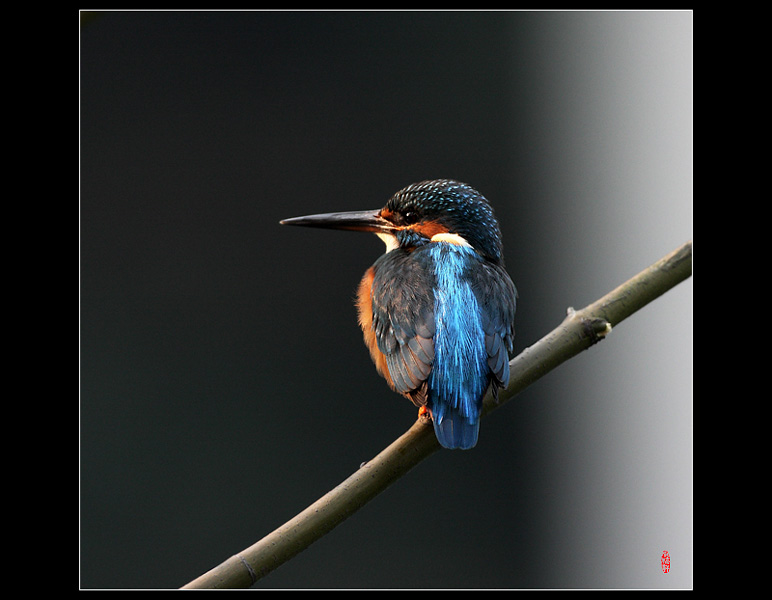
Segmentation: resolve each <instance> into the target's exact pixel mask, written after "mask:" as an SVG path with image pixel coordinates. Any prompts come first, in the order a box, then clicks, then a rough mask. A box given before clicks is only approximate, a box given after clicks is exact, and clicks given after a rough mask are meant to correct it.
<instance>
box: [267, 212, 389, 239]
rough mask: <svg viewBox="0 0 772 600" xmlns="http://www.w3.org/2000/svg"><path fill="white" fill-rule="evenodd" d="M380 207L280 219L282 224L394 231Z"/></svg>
mask: <svg viewBox="0 0 772 600" xmlns="http://www.w3.org/2000/svg"><path fill="white" fill-rule="evenodd" d="M380 213H381V211H380V209H376V210H355V211H351V212H338V213H325V214H321V215H308V216H305V217H293V218H292V219H284V220H283V221H280V223H281V224H282V225H298V226H300V227H322V228H324V229H346V230H348V231H371V232H373V233H379V232H385V231H392V230H393V229H394V226H393V225H392V224H391V223H390V222H389V221H388V220H386V219H384V218H383V217H382V216H381V214H380Z"/></svg>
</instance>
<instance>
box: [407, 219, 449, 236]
mask: <svg viewBox="0 0 772 600" xmlns="http://www.w3.org/2000/svg"><path fill="white" fill-rule="evenodd" d="M413 229H414V230H415V231H417V232H418V233H420V234H421V235H424V236H426V237H428V238H429V239H432V238H433V237H434V236H435V235H437V234H438V233H448V228H447V227H445V226H443V225H440V224H439V223H436V222H434V221H426V222H424V223H418V224H417V225H414V226H413Z"/></svg>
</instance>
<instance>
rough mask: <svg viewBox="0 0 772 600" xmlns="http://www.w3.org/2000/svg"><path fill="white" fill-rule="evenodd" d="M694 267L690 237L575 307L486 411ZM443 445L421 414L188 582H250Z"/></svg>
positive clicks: (513, 364) (525, 356)
mask: <svg viewBox="0 0 772 600" xmlns="http://www.w3.org/2000/svg"><path fill="white" fill-rule="evenodd" d="M691 274H692V243H691V241H690V242H687V243H686V244H684V245H683V246H681V247H680V248H678V249H676V250H675V251H674V252H671V253H670V254H668V255H667V256H665V257H664V258H662V259H661V260H659V261H657V262H656V263H654V264H653V265H651V266H650V267H648V268H647V269H645V270H644V271H641V272H640V273H639V274H638V275H636V276H635V277H633V278H632V279H630V280H628V281H627V282H625V283H623V284H622V285H620V286H619V287H618V288H616V289H615V290H613V291H612V292H609V293H608V294H606V295H605V296H604V297H603V298H600V299H599V300H597V301H596V302H594V303H592V304H590V305H589V306H587V307H585V308H583V309H582V310H579V311H575V310H573V309H569V310H568V315H567V316H566V318H565V320H564V321H563V322H562V323H561V324H560V325H559V326H558V327H557V328H556V329H554V330H553V331H552V332H550V333H549V334H547V335H546V336H545V337H543V338H542V339H541V340H539V341H538V342H536V343H535V344H534V345H533V346H530V347H528V348H526V349H525V350H523V352H521V353H520V354H519V355H518V356H516V357H515V358H513V359H512V360H511V361H510V363H509V365H510V373H511V376H510V382H509V386H508V387H507V389H506V390H501V391H500V392H499V394H498V401H496V400H494V399H493V398H492V396H491V395H490V394H489V395H488V396H487V397H486V399H485V404H484V409H483V411H484V414H487V413H490V412H491V411H493V410H495V409H496V408H499V407H501V406H502V405H503V404H505V403H506V402H507V401H509V400H510V399H512V398H513V397H514V396H515V395H517V394H518V393H520V392H521V391H522V390H524V389H525V388H526V387H528V386H529V385H530V384H531V383H533V382H534V381H536V380H537V379H539V378H540V377H543V376H544V375H546V374H547V373H549V372H550V371H551V370H552V369H554V368H555V367H557V366H558V365H560V364H562V363H563V362H565V361H566V360H568V359H569V358H571V357H573V356H576V355H577V354H579V353H580V352H582V351H583V350H586V349H587V348H589V347H590V346H592V345H593V344H595V343H597V342H599V341H600V340H602V339H603V338H604V337H606V335H608V333H610V332H611V329H612V327H615V326H616V325H618V324H619V323H620V322H621V321H623V320H624V319H626V318H627V317H629V316H630V315H632V314H633V313H635V312H636V311H638V310H640V309H641V308H643V307H644V306H645V305H646V304H648V303H649V302H651V301H652V300H654V299H655V298H657V297H659V296H661V295H662V294H664V293H665V292H666V291H668V290H669V289H671V288H673V287H675V286H676V285H677V284H679V283H680V282H681V281H683V280H685V279H687V278H688V277H690V276H691ZM439 448H440V446H439V444H438V443H437V439H436V438H435V436H434V431H433V429H432V426H431V423H430V422H429V420H428V419H427V418H419V419H418V420H417V421H416V422H415V423H414V424H413V426H412V427H410V429H408V430H407V431H406V432H405V433H404V434H403V435H402V436H400V437H399V438H397V439H396V440H395V441H394V442H393V443H392V444H391V445H390V446H388V447H387V448H386V449H384V450H383V451H382V452H381V453H380V454H378V456H376V457H375V458H373V459H372V460H370V461H369V462H367V463H364V464H363V465H362V466H361V467H360V468H359V469H358V470H357V471H356V472H355V473H354V474H352V475H351V476H350V477H349V478H348V479H346V480H345V481H343V483H341V484H340V485H338V487H336V488H334V489H333V490H331V491H330V492H328V493H327V494H325V495H324V496H322V497H321V498H320V499H319V500H317V501H316V502H314V503H313V504H311V506H309V507H308V508H306V509H305V510H304V511H302V512H301V513H299V514H298V515H297V516H295V517H294V518H292V519H291V520H289V521H287V522H286V523H285V524H284V525H282V526H281V527H279V528H278V529H276V530H275V531H273V532H272V533H269V534H268V535H267V536H265V537H264V538H263V539H262V540H260V541H258V542H257V543H255V544H254V545H252V546H250V547H249V548H247V549H245V550H243V551H242V552H240V553H238V554H235V555H234V556H232V557H230V558H229V559H228V560H226V561H225V562H223V563H222V564H220V565H218V566H217V567H215V568H213V569H212V570H211V571H208V572H207V573H204V574H203V575H201V576H200V577H198V578H197V579H194V580H193V581H191V582H190V583H188V584H187V585H185V586H184V587H185V588H245V587H249V586H251V585H252V584H254V583H255V582H256V581H258V580H259V579H261V578H262V577H264V576H265V575H267V574H268V573H270V572H271V571H273V570H274V569H276V568H277V567H279V566H280V565H282V564H283V563H285V562H286V561H288V560H289V559H291V558H292V557H293V556H295V555H296V554H298V553H299V552H301V551H303V550H305V549H306V548H307V547H308V546H310V545H311V544H312V543H313V542H315V541H316V540H318V539H319V538H320V537H322V536H323V535H325V534H326V533H327V532H329V531H331V530H332V529H333V528H334V527H335V526H337V525H338V524H339V523H341V522H342V521H344V520H345V519H346V518H348V517H349V516H351V515H352V514H354V513H355V512H356V511H357V510H359V509H360V508H361V507H362V506H364V505H365V504H367V502H369V501H370V500H371V499H372V498H374V497H375V496H376V495H378V494H379V493H380V492H382V491H383V490H384V489H386V488H387V487H388V486H389V485H391V484H392V483H394V482H395V481H397V480H398V479H399V478H400V477H402V476H403V475H404V474H405V473H407V472H408V471H409V470H410V469H412V468H413V467H414V466H415V465H417V464H418V463H420V462H421V461H422V460H423V459H425V458H426V457H427V456H429V455H430V454H432V453H434V452H435V451H437V450H438V449H439Z"/></svg>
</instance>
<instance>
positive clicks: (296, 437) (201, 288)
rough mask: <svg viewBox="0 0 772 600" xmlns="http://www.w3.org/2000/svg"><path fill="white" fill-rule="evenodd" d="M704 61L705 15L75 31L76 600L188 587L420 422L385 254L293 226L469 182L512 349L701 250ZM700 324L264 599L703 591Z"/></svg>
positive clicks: (314, 17) (671, 320)
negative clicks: (488, 591) (393, 338)
mask: <svg viewBox="0 0 772 600" xmlns="http://www.w3.org/2000/svg"><path fill="white" fill-rule="evenodd" d="M692 36H693V15H692V14H691V13H690V12H586V13H585V12H504V13H498V12H486V13H470V12H450V13H431V12H429V13H427V12H406V13H402V12H388V13H353V12H346V13H315V12H311V13H294V12H280V13H270V12H247V13H240V12H233V13H232V12H214V13H213V12H197V13H185V12H182V13H180V12H151V13H147V12H113V13H106V14H104V15H103V16H101V17H100V18H97V19H95V20H93V21H91V22H89V23H88V24H87V25H85V26H84V27H82V29H81V34H80V52H81V56H80V58H81V65H80V78H81V79H80V100H81V104H80V109H81V113H80V117H81V123H80V135H81V138H80V160H81V181H80V185H81V187H80V192H81V195H80V253H81V254H80V540H79V542H80V585H81V586H82V587H86V588H94V587H96V588H114V587H119V588H135V587H141V588H156V587H162V588H164V587H178V586H180V585H183V584H185V583H186V582H188V581H190V580H191V579H193V578H195V577H197V576H198V575H200V574H201V573H203V572H204V571H206V570H208V569H210V568H211V567H213V566H215V565H216V564H218V563H220V562H221V561H222V560H224V559H226V558H228V557H229V556H230V555H231V554H233V553H235V552H238V551H240V550H242V549H243V548H245V547H247V546H249V545H250V544H252V543H253V542H254V541H256V540H257V539H259V538H260V537H262V536H263V535H265V534H267V533H269V532H270V531H272V530H273V529H274V528H275V527H277V526H279V525H281V524H282V523H283V522H284V521H286V520H287V519H289V518H291V517H292V516H294V515H295V514H296V513H297V512H298V511H300V510H302V509H303V508H305V507H306V506H307V505H308V504H310V503H311V502H313V501H314V500H316V499H317V498H318V497H319V496H321V495H322V494H323V493H325V492H326V491H328V490H329V489H331V488H333V487H334V486H335V485H337V484H338V483H339V482H340V481H342V480H343V479H344V478H345V477H347V476H348V475H349V474H350V473H351V472H353V471H354V470H355V469H356V468H357V467H358V465H359V464H360V463H361V462H362V461H364V460H367V459H368V458H370V457H372V456H373V455H375V454H376V453H377V452H379V451H380V450H381V449H382V448H383V447H385V446H386V445H387V444H388V443H389V442H390V441H391V440H393V439H394V438H395V437H397V436H398V435H399V434H401V433H402V432H403V431H404V430H405V429H406V428H407V427H409V426H410V424H411V423H412V422H413V420H414V418H415V410H414V408H413V407H412V405H410V404H409V403H408V402H407V401H405V400H403V399H401V398H400V397H398V396H397V395H395V394H393V393H392V392H390V391H389V390H388V389H387V387H386V385H385V384H384V382H383V380H382V379H380V378H379V377H378V376H377V375H376V373H375V370H374V369H373V367H372V365H371V363H370V360H369V357H368V354H367V351H366V349H365V348H364V345H363V343H362V340H361V334H360V332H359V329H358V327H357V325H356V320H355V319H356V316H355V310H354V307H353V303H352V300H353V296H354V291H355V289H356V285H357V283H358V280H359V277H361V275H362V273H363V272H364V270H365V269H366V268H367V267H368V266H369V265H370V264H371V263H372V262H373V261H374V260H375V258H376V257H377V256H378V254H379V253H381V252H382V251H383V245H382V244H381V242H380V241H379V240H377V239H376V238H375V237H374V236H370V235H364V234H353V233H348V232H328V231H317V230H301V229H294V228H283V227H280V226H279V225H278V221H279V220H280V219H281V218H285V217H290V216H296V215H301V214H306V213H312V212H327V211H333V210H349V209H364V208H374V207H378V206H380V205H382V204H383V203H384V202H385V201H386V199H387V198H388V197H389V196H390V195H391V194H392V193H393V192H395V191H396V190H398V189H399V188H401V187H403V186H404V185H407V184H408V183H411V182H414V181H419V180H422V179H427V178H441V177H443V178H444V177H450V178H456V179H460V180H463V181H466V182H468V183H470V184H472V185H473V186H475V187H476V188H478V189H479V190H480V191H481V192H482V193H483V194H484V195H486V196H487V197H488V198H489V199H490V200H491V201H492V203H493V204H494V206H495V207H496V210H497V214H498V216H499V219H500V221H501V227H502V230H503V233H504V244H505V246H504V247H505V252H506V258H507V267H508V270H509V272H510V274H511V275H512V278H513V279H514V281H515V282H516V284H517V286H518V289H519V292H520V302H519V306H518V314H517V339H516V350H517V351H518V352H519V351H520V350H522V349H523V348H524V347H526V346H528V345H529V344H531V343H533V342H534V341H535V340H537V339H538V338H539V337H541V336H542V335H544V334H545V333H547V332H548V331H549V330H551V329H552V328H553V327H555V326H556V325H558V324H559V322H560V321H561V319H562V318H563V315H564V313H565V310H566V307H567V306H575V307H582V306H584V305H586V304H588V303H589V302H591V301H593V300H595V299H596V298H598V297H599V296H601V295H603V294H604V293H606V292H607V291H609V290H610V289H612V288H614V287H615V286H616V285H618V284H619V283H621V282H622V281H624V280H625V279H627V278H629V277H630V276H632V275H634V274H635V273H637V272H638V271H640V270H641V269H643V268H645V267H646V266H648V265H649V264H650V263H652V262H654V261H656V260H657V259H659V258H660V257H662V256H663V255H664V254H666V253H668V252H670V251H671V250H673V249H675V248H676V247H677V246H679V245H680V244H682V243H683V242H685V241H687V240H688V239H690V238H691V237H692V227H693V213H692V211H693V205H692V185H693V184H692V179H693V170H692V166H693V165H692V163H693V145H692V140H693V128H692V126H693V97H692V93H693V92H692V87H693V67H692V61H693V56H692V51H693V43H692ZM692 302H693V296H692V281H691V280H689V281H687V282H685V283H683V284H681V285H680V286H678V287H677V288H676V289H674V290H672V291H671V292H669V293H668V294H666V295H665V296H663V297H662V298H660V299H658V300H657V301H655V302H654V303H653V304H651V305H650V306H648V307H646V308H645V309H644V310H643V311H641V312H640V313H638V314H636V315H634V316H633V317H632V318H631V319H629V320H628V321H626V322H624V323H622V324H621V325H620V326H619V327H617V328H616V330H615V331H614V332H613V333H612V335H611V336H610V337H609V338H608V339H607V340H606V341H604V342H603V343H601V344H599V345H597V346H595V347H593V348H592V349H591V350H589V351H588V352H585V353H584V354H582V355H581V356H579V357H577V358H576V359H574V360H572V361H570V362H569V363H567V364H565V365H563V366H561V367H560V368H559V369H558V370H556V371H555V372H553V373H551V374H550V375H549V376H547V377H546V378H544V379H542V380H541V381H539V382H537V383H536V384H535V385H533V386H532V387H531V388H529V389H528V390H526V391H525V392H524V393H522V394H521V395H520V396H518V397H517V398H516V399H514V400H513V401H512V402H510V403H509V404H508V405H507V406H506V407H505V408H504V409H502V410H500V411H497V412H496V413H495V414H494V415H493V416H491V417H490V418H489V419H486V420H485V421H484V422H483V425H482V431H481V437H480V443H479V444H478V446H477V448H475V449H474V450H472V451H469V452H458V451H457V452H449V451H445V452H441V453H438V454H435V455H434V456H432V457H431V458H430V459H429V460H427V461H425V462H424V463H422V464H421V465H419V466H418V467H417V468H416V469H414V470H413V471H411V472H410V473H409V474H408V475H407V476H406V477H405V478H403V479H402V480H400V481H399V482H398V483H397V484H396V485H394V486H392V487H391V488H389V489H388V490H387V491H386V492H384V493H383V494H382V495H380V496H379V497H378V498H376V499H375V500H374V501H373V502H372V503H370V504H369V505H367V506H366V507H365V508H364V509H363V510H361V511H360V512H359V513H357V514H356V515H354V516H353V517H352V518H350V519H349V520H347V521H346V522H344V523H343V524H342V525H341V526H339V527H338V528H337V529H335V530H334V531H333V532H332V533H330V534H329V535H327V536H326V537H325V538H323V539H322V540H320V541H319V542H317V543H315V544H314V545H312V546H311V547H310V548H309V549H308V550H306V551H305V552H303V553H301V554H300V555H299V556H297V557H296V558H295V559H293V560H292V561H290V562H289V563H287V564H285V565H284V566H282V567H280V568H279V569H278V570H277V571H275V572H274V573H272V574H271V575H269V576H268V577H267V578H265V579H264V580H262V581H261V582H259V583H258V584H257V585H256V586H255V587H260V588H320V587H326V588H352V587H355V588H446V587H453V588H456V587H457V588H543V587H547V588H575V587H579V588H587V587H589V588H607V587H614V588H629V587H633V588H660V587H677V588H684V587H685V588H690V587H692V585H693V404H692V395H693V386H692V367H693V353H692V350H693V348H692V331H693V326H692V324H693V317H692ZM663 550H667V551H668V552H669V553H670V555H671V557H672V570H671V572H670V573H669V574H667V575H664V574H663V573H662V571H661V569H660V564H659V560H660V554H661V553H662V551H663Z"/></svg>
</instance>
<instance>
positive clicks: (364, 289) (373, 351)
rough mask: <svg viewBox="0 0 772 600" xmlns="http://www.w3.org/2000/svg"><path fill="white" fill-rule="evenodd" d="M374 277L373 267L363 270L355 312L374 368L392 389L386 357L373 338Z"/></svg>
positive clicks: (392, 384)
mask: <svg viewBox="0 0 772 600" xmlns="http://www.w3.org/2000/svg"><path fill="white" fill-rule="evenodd" d="M374 277H375V269H374V268H373V267H370V268H369V269H367V271H366V272H365V276H364V277H362V281H360V282H359V289H358V290H357V312H358V314H359V326H360V327H361V328H362V333H363V334H364V338H365V344H366V345H367V349H368V350H369V351H370V357H371V358H372V359H373V362H374V363H375V368H376V370H377V371H378V373H380V375H381V376H382V377H383V378H384V379H386V382H387V383H388V384H389V387H390V388H391V389H394V383H393V382H392V380H391V375H389V369H388V367H387V366H386V357H385V356H384V354H383V352H381V351H380V350H379V349H378V341H377V340H376V339H375V329H374V328H373V299H372V289H373V278H374Z"/></svg>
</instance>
